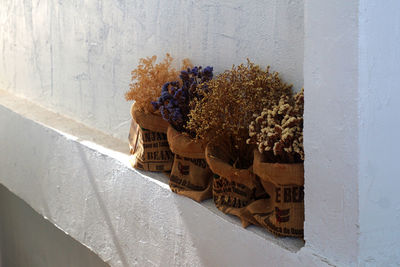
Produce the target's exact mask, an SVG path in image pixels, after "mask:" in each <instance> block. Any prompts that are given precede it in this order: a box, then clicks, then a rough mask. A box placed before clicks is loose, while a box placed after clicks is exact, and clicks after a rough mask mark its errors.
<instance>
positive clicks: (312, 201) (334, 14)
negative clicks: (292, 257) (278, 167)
mask: <svg viewBox="0 0 400 267" xmlns="http://www.w3.org/2000/svg"><path fill="white" fill-rule="evenodd" d="M304 10H305V12H304V13H305V22H304V29H305V37H304V47H305V50H304V86H305V94H304V95H305V99H304V102H305V107H304V108H305V109H304V150H305V156H306V157H305V158H306V160H305V163H304V164H305V165H304V166H305V194H304V196H305V203H304V204H305V207H306V213H305V215H306V216H305V229H304V230H305V237H306V243H307V245H308V246H310V247H312V248H313V249H315V250H316V251H318V253H319V254H320V255H324V256H325V257H327V258H329V259H333V260H335V262H336V263H337V264H338V265H339V266H355V264H356V262H357V257H358V230H359V228H358V181H357V177H358V163H359V162H358V155H359V154H358V149H359V147H358V141H359V140H358V115H359V113H358V1H347V0H340V1H320V0H309V1H306V3H305V7H304Z"/></svg>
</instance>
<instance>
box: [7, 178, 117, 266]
mask: <svg viewBox="0 0 400 267" xmlns="http://www.w3.org/2000/svg"><path fill="white" fill-rule="evenodd" d="M0 254H1V255H3V257H0V266H4V267H8V266H9V267H12V266H31V267H46V266H49V267H50V266H57V267H71V266H74V267H106V266H109V265H108V264H106V263H104V262H103V261H102V260H101V259H100V258H99V257H98V256H97V255H95V254H94V253H93V252H92V251H90V250H89V249H88V248H86V247H84V246H83V245H82V244H81V243H79V242H77V241H76V240H74V239H73V238H71V237H70V236H68V235H66V234H65V233H64V232H62V231H61V230H60V229H58V228H57V227H56V226H54V225H53V224H52V223H50V222H49V221H47V220H45V219H44V218H43V217H42V216H41V215H39V214H38V213H36V212H35V211H34V210H33V209H32V208H31V207H29V206H28V205H27V204H26V203H24V202H23V201H22V200H21V199H19V198H18V197H16V196H15V195H14V194H13V193H11V192H10V191H8V190H7V189H6V188H5V187H4V186H2V185H0Z"/></svg>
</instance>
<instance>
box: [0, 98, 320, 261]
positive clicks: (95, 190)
mask: <svg viewBox="0 0 400 267" xmlns="http://www.w3.org/2000/svg"><path fill="white" fill-rule="evenodd" d="M0 133H1V140H0V151H2V153H1V155H0V182H1V183H2V184H3V185H5V186H6V187H7V188H9V189H10V190H11V191H12V192H13V193H14V194H16V195H18V196H19V197H21V198H22V199H23V200H24V201H26V202H27V203H28V204H29V205H30V206H32V207H33V208H34V209H35V210H36V211H37V212H38V213H39V214H41V215H43V216H44V217H45V218H47V219H48V220H49V221H50V222H52V223H53V224H55V225H57V226H58V227H59V228H60V229H62V230H63V231H65V232H66V233H68V234H69V235H71V236H72V237H73V238H74V239H76V240H78V241H79V242H81V243H82V244H84V245H86V246H88V247H89V248H91V249H92V250H93V251H94V252H95V253H96V254H98V255H99V256H100V257H101V258H102V259H103V260H104V261H106V262H108V263H110V264H111V265H112V266H131V265H136V264H139V265H146V266H147V265H164V266H172V265H175V266H176V265H179V266H180V265H190V266H246V265H247V266H265V265H266V264H267V263H268V265H269V266H278V265H280V266H281V265H282V264H283V263H284V264H283V265H285V266H286V265H287V266H291V265H293V264H296V265H298V266H321V264H323V263H326V262H327V261H326V260H324V259H323V258H320V257H318V256H316V255H314V254H313V251H312V250H311V249H310V248H308V247H303V245H304V244H303V242H302V241H301V240H298V239H293V238H276V237H274V236H273V235H271V234H269V233H268V232H266V231H265V230H263V229H261V228H258V227H249V228H248V229H243V228H242V227H241V226H240V222H239V220H238V219H236V218H234V217H232V216H227V215H224V214H222V213H221V212H219V211H218V210H217V209H216V208H215V206H214V205H213V203H212V201H206V202H204V203H201V204H199V203H196V202H194V201H192V200H190V199H187V198H184V197H181V196H178V195H175V194H173V193H172V192H171V191H170V189H169V187H168V184H167V181H168V178H167V177H166V176H165V175H163V174H157V173H148V172H139V171H137V170H134V169H132V168H131V167H130V166H129V163H128V160H127V158H128V154H127V152H128V147H127V143H126V142H123V141H121V140H118V139H115V138H112V137H110V136H108V135H106V134H104V133H102V132H100V131H97V130H94V129H90V128H88V127H86V126H84V125H82V124H80V123H77V122H75V121H73V120H71V119H68V118H65V117H62V116H60V115H58V114H55V113H53V112H51V111H48V110H46V109H43V108H41V107H39V106H37V105H36V104H33V103H31V102H29V101H27V100H25V99H21V98H19V97H16V96H13V95H10V94H9V93H6V92H4V91H0Z"/></svg>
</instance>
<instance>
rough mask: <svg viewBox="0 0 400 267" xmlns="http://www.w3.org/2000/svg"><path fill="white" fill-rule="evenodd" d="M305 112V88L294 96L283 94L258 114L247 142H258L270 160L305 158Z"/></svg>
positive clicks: (261, 150)
mask: <svg viewBox="0 0 400 267" xmlns="http://www.w3.org/2000/svg"><path fill="white" fill-rule="evenodd" d="M303 112H304V89H301V91H300V92H299V93H297V94H296V95H294V96H292V95H282V96H281V98H280V100H279V103H277V104H276V105H274V106H273V107H272V109H268V108H264V110H263V111H262V112H261V114H259V115H257V114H255V115H254V117H255V120H254V121H252V122H251V124H250V127H249V136H250V138H249V139H248V140H247V142H248V143H250V144H256V145H257V146H258V150H259V151H260V153H262V154H263V155H264V156H265V158H266V159H267V161H268V162H280V163H300V162H303V161H304V148H303Z"/></svg>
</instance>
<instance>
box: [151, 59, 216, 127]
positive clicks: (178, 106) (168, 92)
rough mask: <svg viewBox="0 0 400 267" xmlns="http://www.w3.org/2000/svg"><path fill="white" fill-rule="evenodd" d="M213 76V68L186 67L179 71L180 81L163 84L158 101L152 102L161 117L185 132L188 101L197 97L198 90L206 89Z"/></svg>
mask: <svg viewBox="0 0 400 267" xmlns="http://www.w3.org/2000/svg"><path fill="white" fill-rule="evenodd" d="M212 77H213V68H212V67H210V66H207V67H205V68H204V69H203V68H202V67H201V66H200V67H197V66H196V67H194V68H192V69H191V68H188V69H187V70H183V71H181V75H180V76H179V78H180V81H173V82H167V83H165V84H164V85H163V88H162V91H161V96H160V97H159V98H158V101H155V102H152V104H153V106H154V108H155V109H156V110H157V109H159V110H160V112H161V115H162V117H163V118H164V119H165V120H166V121H168V122H169V123H170V125H171V126H172V127H174V128H175V129H176V130H177V131H179V132H187V129H186V128H185V126H186V123H187V122H188V114H189V112H190V106H189V104H190V102H191V101H192V100H193V99H199V98H200V97H201V95H200V94H199V92H203V91H205V90H207V84H206V82H208V81H209V80H211V79H212Z"/></svg>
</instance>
